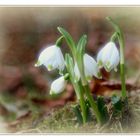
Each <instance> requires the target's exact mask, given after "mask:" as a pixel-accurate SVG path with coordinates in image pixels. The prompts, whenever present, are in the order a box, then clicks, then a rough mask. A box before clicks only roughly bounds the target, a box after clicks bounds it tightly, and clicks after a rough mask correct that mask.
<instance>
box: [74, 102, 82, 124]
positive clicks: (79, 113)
mask: <svg viewBox="0 0 140 140" xmlns="http://www.w3.org/2000/svg"><path fill="white" fill-rule="evenodd" d="M73 110H74V113H75V115H76V117H77V121H78V122H79V123H80V124H82V123H83V119H82V114H81V111H80V106H79V105H76V106H74V107H73Z"/></svg>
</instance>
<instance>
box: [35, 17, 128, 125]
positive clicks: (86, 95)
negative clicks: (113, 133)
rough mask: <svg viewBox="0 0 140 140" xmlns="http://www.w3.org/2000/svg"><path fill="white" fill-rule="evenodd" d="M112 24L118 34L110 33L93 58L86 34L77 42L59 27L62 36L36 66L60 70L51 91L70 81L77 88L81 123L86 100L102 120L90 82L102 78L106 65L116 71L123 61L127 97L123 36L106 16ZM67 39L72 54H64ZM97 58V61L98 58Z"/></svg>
mask: <svg viewBox="0 0 140 140" xmlns="http://www.w3.org/2000/svg"><path fill="white" fill-rule="evenodd" d="M107 19H108V20H109V21H110V22H111V24H112V25H113V27H114V28H115V33H114V34H113V35H112V36H111V38H110V41H109V42H107V43H106V44H105V45H104V46H103V48H101V49H100V51H99V52H98V54H97V58H96V59H95V58H93V57H92V56H90V55H89V54H87V53H85V48H86V44H87V36H86V35H83V36H82V37H81V38H80V39H79V41H78V43H75V42H74V40H73V38H72V36H71V35H70V34H69V33H68V32H67V31H66V30H65V29H63V28H62V27H58V31H59V32H60V33H61V35H62V36H60V38H58V40H57V41H56V43H55V44H54V45H52V46H49V47H46V48H45V49H44V50H43V51H42V52H41V53H40V55H39V58H38V61H37V63H36V64H35V66H36V67H37V66H41V65H44V66H45V67H46V68H47V69H48V71H51V70H54V69H58V70H59V74H60V77H59V78H58V79H56V80H54V82H52V84H51V88H50V94H51V95H52V94H60V93H62V92H63V91H64V90H65V88H66V85H67V82H68V81H70V82H71V84H72V85H73V87H74V90H75V93H76V97H77V102H78V103H79V104H80V111H81V114H82V115H81V116H82V122H83V123H86V122H87V118H88V116H87V115H88V114H87V101H88V102H89V104H90V107H91V108H92V109H93V111H94V113H95V116H96V119H97V122H98V123H99V124H101V123H102V114H101V110H100V109H99V108H98V107H97V102H96V101H95V100H94V98H93V96H92V94H91V91H90V88H89V83H90V82H91V79H92V78H93V77H96V78H98V79H101V78H102V75H101V72H100V69H101V68H102V67H104V68H105V70H106V71H107V72H110V71H111V70H113V69H114V70H115V71H116V70H117V66H118V65H119V64H120V75H121V81H122V97H123V98H124V99H125V98H126V97H127V96H126V88H125V72H124V38H123V34H122V31H121V30H120V28H119V26H118V25H117V24H116V23H115V22H114V21H113V20H112V19H111V18H109V17H108V18H107ZM64 39H65V41H66V43H67V45H68V47H69V49H70V51H71V53H70V54H69V53H66V54H65V57H64V56H63V54H62V52H61V43H62V41H63V40H64ZM116 41H118V42H119V48H120V49H118V48H117V46H116V43H115V42H116ZM96 60H97V61H96Z"/></svg>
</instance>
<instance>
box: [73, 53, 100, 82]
mask: <svg viewBox="0 0 140 140" xmlns="http://www.w3.org/2000/svg"><path fill="white" fill-rule="evenodd" d="M74 72H75V76H76V80H79V79H80V72H79V69H78V66H77V63H76V64H75V66H74ZM84 72H85V76H86V79H87V81H88V82H90V81H91V79H92V76H95V77H96V78H99V79H100V78H101V74H100V71H99V68H98V65H97V63H96V61H95V60H94V59H93V58H92V57H91V56H90V55H88V54H84Z"/></svg>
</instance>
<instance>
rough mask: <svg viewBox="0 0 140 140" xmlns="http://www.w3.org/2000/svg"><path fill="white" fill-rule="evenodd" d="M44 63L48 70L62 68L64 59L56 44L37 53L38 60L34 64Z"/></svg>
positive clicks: (61, 69)
mask: <svg viewBox="0 0 140 140" xmlns="http://www.w3.org/2000/svg"><path fill="white" fill-rule="evenodd" d="M41 65H44V66H46V67H47V69H48V71H51V70H54V69H59V70H60V71H63V70H64V67H65V61H64V57H63V54H62V52H61V50H60V48H59V47H58V46H56V45H53V46H50V47H47V48H45V49H44V50H43V51H42V52H41V53H40V55H39V58H38V62H37V63H36V64H35V66H36V67H37V66H41Z"/></svg>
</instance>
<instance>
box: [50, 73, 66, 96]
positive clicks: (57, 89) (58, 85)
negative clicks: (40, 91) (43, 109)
mask: <svg viewBox="0 0 140 140" xmlns="http://www.w3.org/2000/svg"><path fill="white" fill-rule="evenodd" d="M66 84H67V80H65V77H64V76H61V77H59V78H58V79H56V80H54V81H53V82H52V84H51V89H50V94H59V93H61V92H63V91H64V89H65V87H66Z"/></svg>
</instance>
